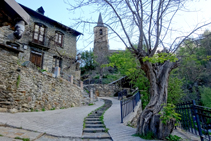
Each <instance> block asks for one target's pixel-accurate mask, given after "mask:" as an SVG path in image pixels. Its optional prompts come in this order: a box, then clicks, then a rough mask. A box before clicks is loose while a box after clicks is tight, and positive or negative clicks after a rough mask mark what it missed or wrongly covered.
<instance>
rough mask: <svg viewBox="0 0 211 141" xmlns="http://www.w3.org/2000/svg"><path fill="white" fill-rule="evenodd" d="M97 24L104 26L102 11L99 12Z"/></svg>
mask: <svg viewBox="0 0 211 141" xmlns="http://www.w3.org/2000/svg"><path fill="white" fill-rule="evenodd" d="M97 26H104V25H103V19H102V16H101V13H100V14H99V18H98V22H97Z"/></svg>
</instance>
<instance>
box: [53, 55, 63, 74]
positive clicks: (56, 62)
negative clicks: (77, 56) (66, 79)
mask: <svg viewBox="0 0 211 141" xmlns="http://www.w3.org/2000/svg"><path fill="white" fill-rule="evenodd" d="M55 67H60V68H62V58H60V57H58V56H54V57H53V69H52V70H53V71H54V69H55Z"/></svg>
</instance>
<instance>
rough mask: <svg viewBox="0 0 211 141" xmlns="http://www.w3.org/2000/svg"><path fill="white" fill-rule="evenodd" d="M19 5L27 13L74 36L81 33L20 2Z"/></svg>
mask: <svg viewBox="0 0 211 141" xmlns="http://www.w3.org/2000/svg"><path fill="white" fill-rule="evenodd" d="M19 5H20V6H21V7H22V8H23V9H24V10H25V11H26V12H27V13H28V14H29V15H33V16H35V17H37V18H39V19H41V20H46V21H48V22H49V23H51V24H52V25H55V26H58V27H60V28H62V29H64V30H66V31H67V32H70V33H72V34H73V35H75V36H78V35H83V34H82V33H80V32H78V31H76V30H74V29H72V28H70V27H68V26H66V25H64V24H62V23H59V22H57V21H55V20H53V19H51V18H49V17H46V16H44V15H42V14H40V13H38V12H36V11H34V10H32V9H30V8H28V7H26V6H24V5H22V4H19Z"/></svg>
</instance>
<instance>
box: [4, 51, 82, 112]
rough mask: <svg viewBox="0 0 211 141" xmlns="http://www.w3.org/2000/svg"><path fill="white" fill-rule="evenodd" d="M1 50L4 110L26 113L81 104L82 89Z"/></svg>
mask: <svg viewBox="0 0 211 141" xmlns="http://www.w3.org/2000/svg"><path fill="white" fill-rule="evenodd" d="M29 64H30V65H29V67H24V66H21V64H20V63H19V59H18V58H17V57H16V56H14V55H10V53H8V52H6V51H4V50H2V49H0V111H3V112H7V111H8V112H25V111H35V110H42V109H45V110H50V109H59V108H68V107H74V106H80V104H81V103H82V102H81V100H82V99H83V95H82V91H81V89H80V88H79V87H78V86H76V85H72V84H71V83H70V82H68V81H66V80H64V79H62V78H53V77H52V76H51V74H48V73H45V74H43V73H41V72H39V71H38V69H37V68H36V67H35V66H33V65H32V64H31V63H29Z"/></svg>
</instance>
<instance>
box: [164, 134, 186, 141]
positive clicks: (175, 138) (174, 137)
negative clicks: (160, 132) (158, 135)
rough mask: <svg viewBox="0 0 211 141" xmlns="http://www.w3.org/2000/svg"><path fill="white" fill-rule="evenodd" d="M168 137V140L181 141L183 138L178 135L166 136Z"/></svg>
mask: <svg viewBox="0 0 211 141" xmlns="http://www.w3.org/2000/svg"><path fill="white" fill-rule="evenodd" d="M166 139H167V140H168V141H181V140H182V138H181V137H178V136H177V135H169V136H168V137H166Z"/></svg>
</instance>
